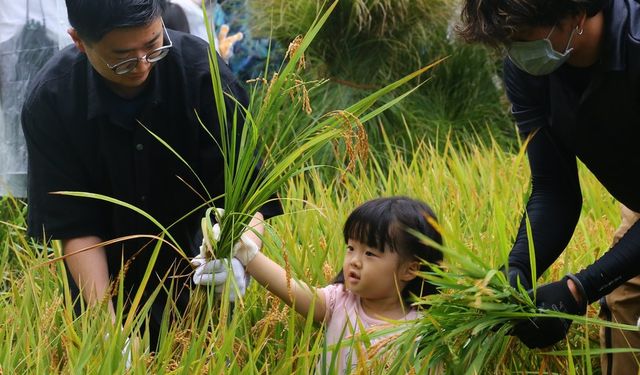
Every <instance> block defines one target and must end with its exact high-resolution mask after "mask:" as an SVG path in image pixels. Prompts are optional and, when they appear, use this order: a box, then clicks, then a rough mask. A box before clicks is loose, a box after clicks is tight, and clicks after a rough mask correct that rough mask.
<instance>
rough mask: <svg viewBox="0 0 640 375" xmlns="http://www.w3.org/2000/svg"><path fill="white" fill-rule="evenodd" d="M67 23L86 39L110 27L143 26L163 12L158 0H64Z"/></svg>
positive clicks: (96, 39)
mask: <svg viewBox="0 0 640 375" xmlns="http://www.w3.org/2000/svg"><path fill="white" fill-rule="evenodd" d="M66 3H67V16H68V17H69V24H70V25H71V27H73V28H74V29H75V30H76V31H77V32H78V35H79V36H80V38H81V39H82V40H83V41H85V42H87V43H95V42H99V41H100V39H102V37H104V36H105V34H107V33H108V32H110V31H111V30H114V29H117V28H122V27H135V26H145V25H148V24H150V23H151V22H153V21H154V20H155V19H156V18H157V17H159V16H160V15H161V14H162V9H161V7H160V0H99V1H96V0H66Z"/></svg>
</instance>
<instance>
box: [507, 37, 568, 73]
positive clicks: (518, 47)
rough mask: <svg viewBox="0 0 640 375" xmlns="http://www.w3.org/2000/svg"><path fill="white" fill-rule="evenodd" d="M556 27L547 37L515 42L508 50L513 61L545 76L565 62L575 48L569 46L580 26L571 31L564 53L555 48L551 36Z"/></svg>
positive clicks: (526, 69) (522, 67) (523, 68)
mask: <svg viewBox="0 0 640 375" xmlns="http://www.w3.org/2000/svg"><path fill="white" fill-rule="evenodd" d="M555 29H556V27H555V26H553V28H552V29H551V31H550V32H549V35H547V37H546V38H544V39H540V40H534V41H531V42H513V43H511V46H510V47H509V51H508V52H507V53H508V55H509V58H510V59H511V61H513V63H514V64H515V65H516V66H517V67H518V68H520V69H522V70H524V71H525V72H527V73H529V74H531V75H534V76H543V75H547V74H550V73H552V72H553V71H555V70H556V69H558V68H559V67H560V66H561V65H562V64H564V63H565V62H566V61H567V60H568V59H569V55H570V54H571V51H573V48H569V46H570V45H571V41H573V36H574V35H575V33H576V31H577V30H578V27H577V26H576V28H575V29H573V30H572V31H571V36H570V37H569V41H568V42H567V46H566V47H565V49H564V53H562V52H558V51H556V50H555V49H553V45H552V44H551V40H549V37H550V36H551V34H552V33H553V31H554V30H555Z"/></svg>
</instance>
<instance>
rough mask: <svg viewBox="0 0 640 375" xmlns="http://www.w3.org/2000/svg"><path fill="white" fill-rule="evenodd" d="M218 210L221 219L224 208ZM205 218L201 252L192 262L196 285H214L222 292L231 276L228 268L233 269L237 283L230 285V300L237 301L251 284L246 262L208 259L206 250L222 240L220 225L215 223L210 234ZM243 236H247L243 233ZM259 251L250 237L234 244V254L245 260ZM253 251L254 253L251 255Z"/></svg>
mask: <svg viewBox="0 0 640 375" xmlns="http://www.w3.org/2000/svg"><path fill="white" fill-rule="evenodd" d="M216 210H217V219H218V220H220V219H221V218H222V215H224V210H223V209H221V208H218V209H216ZM205 220H206V219H203V221H202V234H203V236H202V245H201V246H200V254H199V255H198V256H196V257H195V258H193V259H192V260H191V264H192V265H194V266H195V267H196V270H195V272H194V274H193V277H192V280H193V283H194V284H196V285H214V287H215V288H214V290H215V293H217V294H222V293H223V291H224V288H225V283H226V281H227V279H228V277H229V272H228V270H229V269H231V270H232V272H233V278H234V280H235V283H234V285H231V286H230V289H229V301H231V302H235V300H236V297H237V296H243V295H244V293H245V291H246V289H247V286H248V285H249V280H250V279H249V275H248V274H247V273H246V272H245V269H244V264H243V263H242V261H241V260H240V259H236V258H232V259H231V266H229V260H228V259H214V260H210V261H207V260H206V256H205V254H206V252H207V251H209V252H212V249H213V246H214V245H215V243H216V242H217V241H219V240H220V225H219V224H217V223H216V224H215V225H213V227H212V231H211V232H212V233H211V235H210V236H209V234H208V233H207V232H208V230H207V225H206V221H205ZM242 237H245V236H244V235H243V236H242ZM212 242H213V243H212ZM254 249H255V250H254ZM257 252H258V246H257V245H256V244H255V243H254V242H253V241H251V239H249V238H246V239H244V238H241V240H240V241H239V242H238V243H237V244H235V245H234V249H233V254H234V255H236V254H240V257H241V259H243V260H247V259H249V260H251V259H253V257H255V254H256V253H257ZM252 253H253V255H251V254H252ZM236 256H237V255H236ZM247 263H248V262H247Z"/></svg>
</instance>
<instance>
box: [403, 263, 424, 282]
mask: <svg viewBox="0 0 640 375" xmlns="http://www.w3.org/2000/svg"><path fill="white" fill-rule="evenodd" d="M419 270H420V262H419V261H417V260H414V261H411V262H408V263H405V264H404V265H403V266H402V270H401V272H400V275H399V276H400V280H402V281H406V282H409V281H411V280H413V279H415V278H416V277H418V274H417V272H418V271H419Z"/></svg>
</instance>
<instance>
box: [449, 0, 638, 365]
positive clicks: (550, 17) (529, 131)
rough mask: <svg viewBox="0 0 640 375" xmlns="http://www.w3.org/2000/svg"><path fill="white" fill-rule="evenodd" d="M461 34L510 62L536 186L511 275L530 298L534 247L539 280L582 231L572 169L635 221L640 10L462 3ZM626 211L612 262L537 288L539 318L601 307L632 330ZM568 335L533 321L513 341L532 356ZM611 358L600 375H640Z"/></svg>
mask: <svg viewBox="0 0 640 375" xmlns="http://www.w3.org/2000/svg"><path fill="white" fill-rule="evenodd" d="M458 31H459V34H460V35H461V36H462V37H463V39H465V40H467V41H469V42H480V43H485V44H487V45H490V46H493V47H498V48H504V50H505V51H506V54H507V57H506V58H505V60H504V81H505V86H506V91H507V96H508V97H509V100H510V101H511V104H512V112H513V115H514V117H515V120H516V122H517V124H518V129H519V131H520V133H521V135H522V136H523V137H524V138H526V139H529V140H530V141H529V143H528V144H527V152H528V158H529V164H530V167H531V180H532V192H531V196H530V197H529V201H528V203H527V210H526V211H527V212H526V217H523V219H522V221H521V224H520V229H519V232H518V235H517V237H516V240H515V243H514V245H513V248H512V250H511V253H510V255H509V267H508V273H509V277H510V281H511V283H512V284H513V285H514V286H515V285H517V284H518V283H520V284H521V285H522V286H524V287H525V288H530V287H531V285H532V284H531V276H532V275H531V269H532V268H531V265H530V258H529V241H530V240H531V241H533V245H534V246H535V262H536V264H535V266H536V268H535V269H536V271H537V274H536V275H535V278H537V277H539V276H540V275H541V274H542V273H543V272H544V271H545V270H547V268H549V266H551V264H552V263H553V262H554V261H555V260H556V259H557V258H558V257H559V256H560V254H561V253H562V252H563V251H564V249H565V247H566V246H567V244H568V243H569V240H570V239H571V236H572V234H573V231H574V229H575V227H576V225H577V222H578V219H579V216H580V211H581V204H582V196H581V191H580V182H579V179H578V167H577V161H576V160H577V159H579V160H580V161H581V162H582V163H584V164H585V165H586V166H587V168H589V170H590V171H591V172H592V173H593V174H594V175H595V176H596V177H597V178H598V180H599V181H600V182H601V183H602V184H603V185H604V187H606V188H607V190H608V191H609V192H610V193H611V194H612V195H613V196H614V197H615V198H616V199H617V200H618V201H620V202H622V203H623V204H624V205H625V206H626V207H628V208H629V209H631V210H634V211H640V180H639V179H638V178H637V176H638V173H637V171H638V170H640V153H639V152H638V146H637V142H638V139H640V101H639V100H640V44H638V40H640V2H638V1H636V0H518V1H515V0H499V1H486V0H465V3H464V7H463V11H462V25H461V26H460V27H459V29H458ZM629 209H625V211H626V215H625V220H624V222H623V225H622V227H621V230H620V231H619V232H618V233H617V234H618V236H617V237H618V238H619V241H617V242H616V243H615V244H614V245H613V246H612V247H611V249H609V251H607V252H606V253H605V254H604V255H602V256H601V257H600V258H599V259H597V260H596V261H595V262H593V263H592V264H591V265H589V266H587V267H586V268H585V269H583V270H570V271H571V272H576V271H579V272H577V273H576V274H575V275H574V274H568V275H567V276H566V277H564V278H563V279H562V280H560V281H558V282H554V283H550V284H547V285H543V286H541V287H539V288H538V290H537V293H536V294H535V296H536V304H537V305H538V306H539V307H540V308H544V309H553V310H558V311H561V312H565V313H569V314H576V315H581V314H585V312H586V308H587V306H588V305H589V304H590V303H592V302H595V301H597V300H599V299H600V298H603V297H605V296H606V297H605V298H604V299H603V302H604V306H603V309H602V310H603V314H605V315H607V314H608V315H609V316H608V317H609V318H611V319H612V320H614V321H616V322H619V323H627V324H632V325H636V323H637V321H638V315H639V314H640V283H639V279H638V278H637V276H638V274H640V268H638V264H640V224H638V223H637V222H636V220H637V215H634V214H633V212H631V211H630V210H629ZM625 211H623V212H625ZM527 221H529V222H530V224H531V233H532V238H528V235H527ZM625 231H626V233H623V232H625ZM593 250H594V249H583V251H584V252H585V254H588V253H590V252H592V251H593ZM586 256H587V259H588V258H589V257H590V256H591V255H586ZM570 324H571V321H570V320H564V319H551V318H546V319H535V320H534V321H526V322H523V323H521V324H520V325H519V326H517V327H516V329H515V331H514V333H515V334H516V335H517V336H518V337H519V338H520V339H521V340H522V341H523V342H524V343H525V344H527V345H528V346H529V347H545V346H549V345H551V344H553V343H555V342H557V341H560V340H562V339H563V338H564V337H565V335H566V333H567V330H568V329H569V326H570ZM603 340H604V341H605V344H606V345H607V346H608V347H611V346H614V347H619V348H629V347H631V348H635V349H637V348H639V347H640V339H639V338H638V334H637V332H630V331H621V330H605V332H604V335H603ZM613 357H615V358H613ZM612 358H613V361H612ZM604 359H605V362H604V371H603V374H607V373H615V374H637V372H638V357H637V356H634V354H633V353H624V354H616V355H615V356H614V355H612V354H609V355H606V356H605V358H604ZM611 371H612V372H611Z"/></svg>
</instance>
